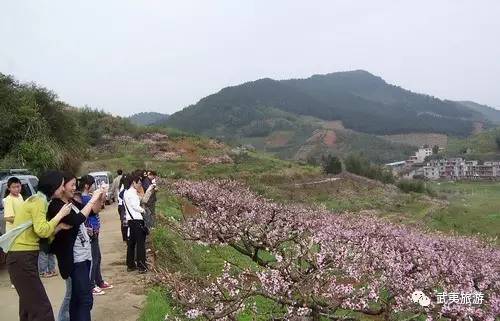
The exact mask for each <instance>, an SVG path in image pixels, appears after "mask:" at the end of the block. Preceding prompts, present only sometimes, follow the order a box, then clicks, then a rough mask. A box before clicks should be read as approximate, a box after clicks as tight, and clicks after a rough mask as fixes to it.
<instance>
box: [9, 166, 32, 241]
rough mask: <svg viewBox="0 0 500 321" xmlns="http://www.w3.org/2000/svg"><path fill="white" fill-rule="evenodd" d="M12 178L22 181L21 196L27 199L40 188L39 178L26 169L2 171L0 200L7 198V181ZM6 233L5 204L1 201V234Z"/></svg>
mask: <svg viewBox="0 0 500 321" xmlns="http://www.w3.org/2000/svg"><path fill="white" fill-rule="evenodd" d="M12 176H15V177H17V178H19V180H20V181H21V195H22V196H23V198H24V199H27V198H28V197H30V196H31V195H33V194H35V193H36V191H37V187H38V177H36V176H34V175H30V174H29V171H28V170H25V169H8V170H0V198H1V199H3V198H4V197H6V196H7V194H8V190H7V181H8V180H9V178H11V177H12ZM3 233H5V222H4V220H3V202H1V201H0V234H3Z"/></svg>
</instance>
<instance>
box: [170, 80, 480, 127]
mask: <svg viewBox="0 0 500 321" xmlns="http://www.w3.org/2000/svg"><path fill="white" fill-rule="evenodd" d="M269 108H274V109H279V110H282V111H285V112H288V113H292V114H295V115H307V116H313V117H317V118H320V119H323V120H341V121H342V122H343V124H344V126H345V127H347V128H350V129H353V130H356V131H359V132H364V133H370V134H398V133H415V132H424V133H426V132H432V133H443V134H448V135H455V136H462V137H465V136H468V135H469V134H471V133H472V131H473V128H474V122H477V121H480V122H484V123H486V124H488V123H489V122H488V120H487V115H485V114H483V113H481V112H480V111H478V110H474V109H471V108H469V107H467V106H465V105H463V104H460V103H457V102H453V101H448V100H440V99H437V98H434V97H431V96H427V95H422V94H416V93H413V92H410V91H408V90H405V89H402V88H400V87H397V86H393V85H390V84H387V83H386V82H385V81H384V80H382V79H381V78H379V77H376V76H374V75H372V74H370V73H368V72H366V71H361V70H358V71H351V72H340V73H332V74H327V75H315V76H312V77H310V78H307V79H291V80H282V81H275V80H272V79H261V80H257V81H253V82H248V83H244V84H242V85H238V86H234V87H228V88H224V89H222V90H221V91H219V92H218V93H216V94H213V95H210V96H208V97H205V98H203V99H202V100H200V101H199V102H198V103H197V104H195V105H192V106H189V107H187V108H185V109H183V110H181V111H179V112H177V113H175V114H173V115H172V116H171V117H170V118H169V119H168V120H167V121H166V122H165V124H168V125H169V126H173V127H177V128H180V129H184V130H191V131H195V132H197V133H213V132H218V133H221V134H227V135H230V136H233V135H234V134H235V133H237V131H238V129H239V128H240V127H241V126H246V125H248V124H249V123H251V122H252V121H256V120H259V119H267V113H268V112H269V111H268V109H269Z"/></svg>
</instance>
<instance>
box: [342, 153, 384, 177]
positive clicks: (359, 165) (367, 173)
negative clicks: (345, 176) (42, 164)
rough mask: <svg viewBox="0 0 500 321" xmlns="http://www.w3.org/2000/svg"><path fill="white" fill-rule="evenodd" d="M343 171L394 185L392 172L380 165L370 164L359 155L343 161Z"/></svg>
mask: <svg viewBox="0 0 500 321" xmlns="http://www.w3.org/2000/svg"><path fill="white" fill-rule="evenodd" d="M344 164H345V169H346V170H347V171H348V172H350V173H353V174H356V175H359V176H364V177H367V178H371V179H375V180H378V181H381V182H382V183H384V184H391V183H394V176H393V175H392V172H391V171H390V170H388V169H386V168H384V167H383V166H381V165H375V164H372V163H370V161H368V159H366V158H365V157H363V156H361V155H357V154H352V155H349V156H348V157H347V158H346V159H345V161H344Z"/></svg>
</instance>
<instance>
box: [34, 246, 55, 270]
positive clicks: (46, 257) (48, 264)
mask: <svg viewBox="0 0 500 321" xmlns="http://www.w3.org/2000/svg"><path fill="white" fill-rule="evenodd" d="M55 270H56V256H55V255H54V254H47V253H45V252H43V251H40V253H39V255H38V273H47V272H54V271H55Z"/></svg>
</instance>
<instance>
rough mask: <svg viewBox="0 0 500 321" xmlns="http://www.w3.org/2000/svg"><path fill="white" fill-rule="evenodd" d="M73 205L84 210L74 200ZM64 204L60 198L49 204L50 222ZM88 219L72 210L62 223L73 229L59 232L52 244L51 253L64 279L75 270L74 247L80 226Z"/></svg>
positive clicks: (48, 216)
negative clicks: (55, 258) (54, 256)
mask: <svg viewBox="0 0 500 321" xmlns="http://www.w3.org/2000/svg"><path fill="white" fill-rule="evenodd" d="M72 203H73V204H74V205H75V206H76V207H77V208H78V209H80V210H81V209H82V208H83V205H82V204H81V203H78V202H77V201H74V200H73V201H72ZM64 204H65V203H64V202H63V201H62V200H60V199H58V198H55V199H53V200H52V201H51V202H50V204H49V209H48V211H47V219H49V220H50V219H52V218H53V217H54V216H56V215H57V213H58V212H59V210H60V209H61V208H62V207H63V205H64ZM86 219H87V218H86V217H85V215H83V214H82V213H76V212H75V211H73V210H71V212H70V213H69V214H68V215H67V216H66V217H64V218H63V219H62V220H61V223H66V224H68V225H71V226H72V227H71V228H70V229H69V230H61V231H59V232H58V233H57V234H56V236H55V238H54V240H53V241H52V243H51V244H50V252H51V253H54V254H55V255H56V257H57V264H58V266H59V272H60V273H61V277H62V278H63V279H67V278H68V277H69V275H70V274H71V272H72V270H73V261H74V257H73V246H74V244H75V241H76V237H77V236H78V230H79V228H80V224H82V223H84V222H85V220H86Z"/></svg>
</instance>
